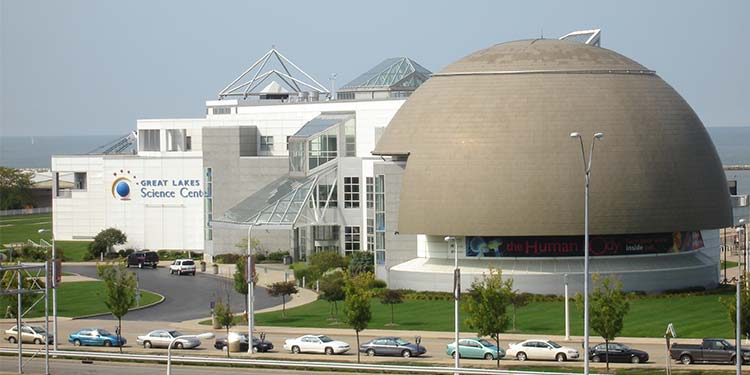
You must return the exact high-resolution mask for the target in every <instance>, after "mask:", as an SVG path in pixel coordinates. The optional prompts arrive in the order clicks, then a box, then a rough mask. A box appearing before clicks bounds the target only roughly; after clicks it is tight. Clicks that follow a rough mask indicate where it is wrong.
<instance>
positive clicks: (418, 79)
mask: <svg viewBox="0 0 750 375" xmlns="http://www.w3.org/2000/svg"><path fill="white" fill-rule="evenodd" d="M431 75H432V72H431V71H429V70H427V69H426V68H425V67H423V66H422V65H419V64H418V63H417V62H416V61H414V60H412V59H410V58H408V57H392V58H389V59H385V60H383V61H382V62H381V63H380V64H378V65H375V67H373V68H372V69H370V70H368V71H367V72H365V73H363V74H362V75H360V76H359V77H357V78H355V79H353V80H352V81H351V82H349V83H347V84H346V85H344V86H343V87H341V88H340V89H339V90H338V92H337V98H338V99H340V100H352V99H379V98H388V97H405V96H409V95H410V94H411V93H412V92H413V91H414V90H416V89H417V87H419V86H420V85H421V84H422V83H424V82H425V81H426V80H427V79H429V78H430V76H431Z"/></svg>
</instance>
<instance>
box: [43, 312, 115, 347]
mask: <svg viewBox="0 0 750 375" xmlns="http://www.w3.org/2000/svg"><path fill="white" fill-rule="evenodd" d="M55 334H57V333H55ZM121 335H122V318H117V346H119V347H120V354H122V339H121V338H120V337H121ZM55 340H57V337H55Z"/></svg>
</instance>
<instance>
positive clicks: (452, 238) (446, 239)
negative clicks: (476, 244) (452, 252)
mask: <svg viewBox="0 0 750 375" xmlns="http://www.w3.org/2000/svg"><path fill="white" fill-rule="evenodd" d="M455 239H456V237H453V236H445V242H450V241H453V240H455Z"/></svg>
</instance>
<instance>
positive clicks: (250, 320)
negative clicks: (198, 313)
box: [245, 224, 255, 355]
mask: <svg viewBox="0 0 750 375" xmlns="http://www.w3.org/2000/svg"><path fill="white" fill-rule="evenodd" d="M252 231H253V224H250V226H249V227H247V260H246V261H245V267H246V268H247V309H248V310H249V311H248V312H247V337H248V340H250V343H251V344H250V345H249V346H248V347H247V354H250V355H252V354H253V345H252V341H253V331H255V277H254V276H255V275H253V268H254V267H253V247H252V244H251V242H252V240H251V237H250V233H252Z"/></svg>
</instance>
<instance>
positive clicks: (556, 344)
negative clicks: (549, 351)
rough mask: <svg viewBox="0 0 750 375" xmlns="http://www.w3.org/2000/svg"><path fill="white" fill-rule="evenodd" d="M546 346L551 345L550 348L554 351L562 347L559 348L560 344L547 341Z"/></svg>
mask: <svg viewBox="0 0 750 375" xmlns="http://www.w3.org/2000/svg"><path fill="white" fill-rule="evenodd" d="M547 344H550V345H552V347H553V348H555V349H559V348H562V346H560V344H558V343H556V342H554V341H547Z"/></svg>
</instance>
